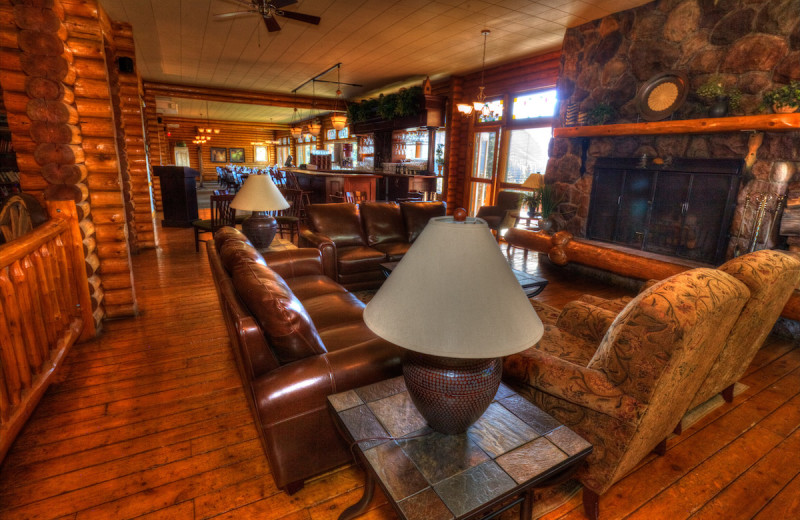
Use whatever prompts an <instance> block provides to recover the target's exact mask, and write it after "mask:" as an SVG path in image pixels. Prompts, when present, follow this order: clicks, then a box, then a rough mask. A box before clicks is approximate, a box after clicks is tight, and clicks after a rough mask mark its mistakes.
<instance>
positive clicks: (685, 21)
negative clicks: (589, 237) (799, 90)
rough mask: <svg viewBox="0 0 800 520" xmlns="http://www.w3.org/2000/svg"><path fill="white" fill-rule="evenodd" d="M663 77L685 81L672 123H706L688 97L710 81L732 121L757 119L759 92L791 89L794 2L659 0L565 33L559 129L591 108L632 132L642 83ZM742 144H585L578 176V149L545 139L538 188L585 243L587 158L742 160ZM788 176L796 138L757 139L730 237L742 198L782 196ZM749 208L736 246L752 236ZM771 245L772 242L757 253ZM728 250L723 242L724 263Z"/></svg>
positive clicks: (796, 160) (799, 35) (795, 64)
mask: <svg viewBox="0 0 800 520" xmlns="http://www.w3.org/2000/svg"><path fill="white" fill-rule="evenodd" d="M671 70H675V71H681V72H683V73H685V74H686V75H687V77H688V78H689V83H690V89H691V90H690V92H689V95H688V97H687V99H686V102H685V103H684V104H683V106H682V107H681V108H680V109H679V110H678V111H677V112H676V113H675V114H674V115H673V116H672V118H673V119H694V118H701V117H707V114H708V107H707V106H706V105H705V104H704V103H703V100H702V99H700V98H699V97H697V96H696V95H695V94H694V90H695V89H696V88H697V87H698V86H700V85H701V84H703V83H704V82H705V81H706V80H707V79H708V78H709V76H710V75H712V74H716V73H718V74H720V75H721V77H722V80H723V81H724V83H725V84H726V85H728V86H731V87H736V88H738V89H739V90H740V91H741V92H742V102H741V107H740V109H739V110H738V111H737V112H736V113H733V114H732V115H750V114H756V113H759V110H760V108H759V105H760V103H761V95H762V93H763V92H765V91H767V90H770V89H771V88H773V85H776V84H785V83H788V82H789V81H790V80H792V79H800V0H717V1H715V0H659V1H656V2H653V3H650V4H647V5H644V6H641V7H638V8H636V9H631V10H628V11H622V12H620V13H615V14H613V15H610V16H608V17H605V18H602V19H599V20H595V21H593V22H589V23H587V24H584V25H582V26H580V27H576V28H573V29H569V30H568V31H567V32H566V35H565V38H564V44H563V50H562V56H561V69H560V72H559V81H558V89H559V100H560V103H561V104H560V108H559V115H560V122H561V124H562V125H563V122H564V119H565V113H566V107H567V105H569V104H572V103H575V104H578V106H579V107H580V111H582V112H588V111H590V110H591V109H592V108H593V107H595V106H596V105H597V104H598V103H599V102H601V101H604V102H607V103H609V104H611V106H612V107H613V108H614V109H615V111H616V113H617V115H616V117H615V119H614V120H613V121H611V122H612V123H635V122H638V121H639V120H638V114H637V110H636V105H635V102H634V98H635V96H636V92H637V91H638V89H639V88H640V87H641V86H642V85H643V84H644V83H645V82H646V81H647V80H648V79H650V78H651V77H653V76H655V75H656V74H659V73H662V72H666V71H671ZM750 138H751V134H748V133H744V132H736V133H720V134H704V135H688V134H680V135H670V136H635V137H609V138H592V139H590V140H589V142H588V149H587V153H586V161H585V164H584V166H585V173H584V174H583V175H582V174H581V172H580V171H581V165H582V163H583V160H582V151H583V150H582V146H586V144H585V143H582V140H581V139H567V138H559V139H553V142H552V144H551V150H550V161H549V163H548V167H547V172H546V179H547V182H552V183H556V185H557V187H558V189H559V191H560V192H561V193H563V194H564V197H565V199H564V200H565V202H564V203H562V205H561V206H560V208H559V210H560V215H561V218H560V221H559V224H560V226H561V228H562V229H566V230H568V231H570V232H571V233H573V234H575V235H576V236H585V232H586V218H587V216H588V207H589V197H590V193H591V188H592V174H593V166H594V162H595V160H596V158H597V157H637V158H638V157H641V156H642V155H643V154H646V155H647V156H648V157H651V158H652V157H660V158H668V157H688V158H740V159H742V158H744V157H745V156H746V155H747V154H748V141H749V140H750ZM795 173H797V174H798V175H799V176H800V132H785V133H778V132H767V133H765V134H764V136H763V143H762V144H761V146H760V147H759V148H758V150H757V160H756V161H755V163H754V164H753V167H752V168H751V169H750V170H748V171H746V172H745V174H744V176H743V179H742V183H741V188H740V192H739V196H738V205H737V212H736V215H735V217H734V220H733V224H732V230H735V231H736V232H738V228H739V223H740V219H741V215H740V213H741V208H742V207H743V202H744V200H745V198H746V197H748V196H752V195H754V194H756V193H761V192H769V193H772V194H775V195H777V194H783V193H785V191H786V187H787V184H788V182H789V181H790V180H791V178H792V176H793V175H794V174H795ZM752 207H753V205H752V204H751V205H750V208H751V210H750V211H748V219H746V221H745V231H744V233H743V236H742V239H741V241H742V246H746V245H747V242H748V241H749V236H750V233H752V224H753V222H752V220H753V219H752V218H750V217H749V216H750V213H751V211H752ZM779 240H780V238H779V237H777V236H775V235H773V236H772V237H771V238H770V240H769V241H768V242H767V244H766V246H771V245H774V243H775V242H777V241H779ZM734 245H735V244H734V243H733V239H732V243H731V244H730V247H729V249H728V251H729V256H730V254H731V252H732V251H733V247H734ZM766 246H765V247H766Z"/></svg>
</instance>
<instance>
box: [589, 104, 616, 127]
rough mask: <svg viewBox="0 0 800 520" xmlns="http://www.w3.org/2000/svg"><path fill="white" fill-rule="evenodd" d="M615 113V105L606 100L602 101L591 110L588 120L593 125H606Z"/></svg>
mask: <svg viewBox="0 0 800 520" xmlns="http://www.w3.org/2000/svg"><path fill="white" fill-rule="evenodd" d="M615 115H616V112H615V111H614V107H612V106H611V105H609V104H608V103H606V102H605V101H601V102H600V103H598V104H597V105H595V107H594V108H592V109H591V110H589V113H588V114H587V115H586V122H587V123H588V124H589V125H592V126H595V125H604V124H606V123H607V122H608V121H610V120H611V119H613V118H614V116H615Z"/></svg>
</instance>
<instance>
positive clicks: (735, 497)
mask: <svg viewBox="0 0 800 520" xmlns="http://www.w3.org/2000/svg"><path fill="white" fill-rule="evenodd" d="M160 240H161V248H160V249H159V250H158V251H155V250H151V251H145V252H143V253H142V254H141V255H139V256H137V257H135V258H134V264H135V279H136V292H137V296H138V299H139V307H140V310H141V315H140V316H139V317H137V318H136V319H128V320H120V321H114V322H107V323H106V324H105V331H104V333H103V334H102V335H101V336H100V337H99V338H98V339H96V340H94V341H91V342H89V343H85V344H82V345H77V346H76V347H75V348H74V350H73V351H72V352H71V353H70V355H69V358H68V360H67V366H66V367H65V369H66V370H65V371H64V372H63V376H64V379H63V381H62V382H60V383H59V384H56V385H54V386H53V387H51V388H50V390H49V391H48V392H47V394H46V395H45V397H44V399H43V400H42V402H41V404H40V405H39V407H38V409H37V410H36V412H35V414H34V416H33V418H32V419H31V420H30V421H29V423H28V424H27V426H26V428H25V429H24V431H23V432H22V434H21V435H20V436H19V438H18V439H17V441H16V443H15V445H14V446H13V448H12V450H11V451H10V453H9V454H8V456H7V458H6V460H5V462H4V464H3V466H2V468H0V518H2V519H4V520H15V519H26V520H27V519H47V518H58V519H62V518H63V519H80V520H83V519H89V518H101V519H114V520H119V519H127V518H142V519H157V518H158V519H174V520H181V519H194V518H198V519H199V518H218V519H221V518H225V519H228V518H230V519H249V518H259V519H285V520H295V519H315V520H316V519H323V520H328V519H335V518H336V517H337V516H338V514H339V513H340V512H341V511H342V509H343V508H345V507H346V506H348V505H350V504H352V503H354V502H355V501H357V499H358V498H359V497H360V492H361V487H362V485H363V484H362V483H363V474H362V472H361V471H360V470H359V469H358V468H357V467H354V466H352V465H348V466H344V467H341V468H339V469H337V470H335V471H332V472H330V473H328V474H326V475H322V476H320V477H318V478H316V479H314V480H313V481H310V482H308V483H307V484H306V487H305V489H303V490H302V491H300V492H299V493H297V494H296V495H294V496H287V495H286V494H284V493H281V492H279V491H277V490H276V489H275V485H274V483H273V481H272V478H271V477H270V474H269V468H268V466H267V462H266V460H265V458H264V455H263V453H262V450H261V447H260V445H259V442H258V439H257V436H256V430H255V427H254V424H253V422H252V420H251V418H250V413H249V411H248V408H247V403H246V401H245V398H244V394H243V391H242V389H241V386H240V383H239V380H238V376H237V373H236V370H235V366H234V362H233V359H232V357H231V354H230V353H229V347H228V339H227V337H226V334H225V330H224V325H223V321H222V317H221V314H220V311H219V307H218V302H217V298H216V295H215V293H214V289H213V286H212V282H211V280H210V278H209V276H210V274H209V268H208V262H207V260H206V256H205V253H195V252H194V244H193V242H192V231H191V229H188V230H175V229H171V230H166V231H162V232H161V235H160ZM520 257H521V255H518V257H517V258H515V262H516V263H517V265H520V263H521V261H522V260H521V258H520ZM528 267H529V268H530V270H532V271H533V272H535V273H538V274H540V275H542V276H545V277H547V278H548V279H549V280H550V284H549V286H548V287H547V288H546V289H545V290H544V292H543V293H542V294H541V295H540V296H539V297H538V298H539V299H540V300H542V301H545V302H548V303H551V304H553V305H556V306H560V305H563V303H565V302H567V301H569V300H572V299H574V298H576V297H577V296H579V295H580V294H583V293H584V292H591V293H594V294H598V295H601V296H607V297H613V296H617V295H619V294H623V293H624V292H625V291H622V290H620V289H616V288H613V287H608V286H604V285H602V284H599V283H597V282H590V281H584V280H580V279H577V278H576V277H575V276H574V275H567V274H564V273H563V272H561V271H558V270H556V269H554V268H550V267H548V266H544V265H542V266H539V265H538V263H537V256H536V255H535V254H533V255H531V257H530V259H529V261H528ZM743 382H744V383H745V384H746V385H747V386H748V389H747V390H746V391H745V392H744V394H742V395H740V396H738V397H737V398H736V400H735V401H734V403H733V404H732V405H725V406H722V407H720V408H718V409H717V410H715V411H714V412H712V413H711V414H710V415H709V416H707V417H705V418H704V419H703V420H701V421H700V422H699V423H697V424H696V425H695V426H693V427H692V428H690V429H688V431H686V432H684V434H683V435H681V436H680V437H676V438H674V439H672V440H671V441H670V442H669V450H668V452H667V454H666V456H664V457H658V458H656V457H649V458H648V459H646V460H645V461H644V463H643V464H641V465H640V466H639V468H638V469H636V470H635V471H634V472H633V473H632V474H630V475H628V476H627V477H626V478H624V479H623V480H622V481H621V482H619V483H618V484H617V485H616V486H614V487H613V488H612V489H611V490H610V491H609V492H608V493H606V494H605V495H604V496H603V497H602V498H601V500H600V505H601V518H602V519H603V520H610V519H622V518H626V519H670V520H673V519H684V518H692V519H705V518H724V519H729V520H736V519H750V518H757V519H759V520H775V519H797V518H800V499H799V498H798V497H800V474H798V473H799V472H800V455H799V454H800V429H798V426H799V425H800V349H798V348H797V347H796V345H795V344H793V343H792V342H790V341H786V340H777V339H774V338H771V339H770V340H768V342H767V344H766V345H765V347H764V348H763V349H762V350H761V352H760V353H759V355H758V356H757V358H756V360H755V362H754V363H753V365H752V366H751V368H750V370H749V371H748V373H747V375H746V377H745V379H744V381H743ZM579 496H580V495H578V497H576V498H575V499H573V500H572V501H571V502H569V503H568V504H566V505H565V506H563V507H561V508H559V509H557V510H556V511H554V512H553V513H551V514H549V515H547V516H546V517H545V518H547V519H548V520H555V519H564V520H566V519H577V518H583V517H582V514H581V510H580V508H579ZM363 518H365V519H371V520H377V519H382V520H388V519H395V518H396V517H395V515H394V513H393V512H392V511H391V509H390V508H389V506H388V505H387V504H386V501H385V498H383V496H382V495H380V494H379V493H378V494H377V496H376V498H375V500H374V501H373V504H372V508H371V510H370V511H369V513H368V514H366V515H365V516H364V517H363Z"/></svg>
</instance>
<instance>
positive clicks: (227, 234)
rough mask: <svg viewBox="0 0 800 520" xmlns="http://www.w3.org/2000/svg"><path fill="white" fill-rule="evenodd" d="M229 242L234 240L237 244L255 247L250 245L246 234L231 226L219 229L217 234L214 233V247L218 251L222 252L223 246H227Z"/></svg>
mask: <svg viewBox="0 0 800 520" xmlns="http://www.w3.org/2000/svg"><path fill="white" fill-rule="evenodd" d="M229 240H233V241H235V242H244V243H246V244H249V245H253V244H250V241H249V240H248V239H247V237H246V236H244V233H242V232H241V231H239V230H238V229H236V228H233V227H230V226H225V227H222V228H220V229H218V230H217V232H216V233H214V245H215V246H216V248H217V251H219V250H221V249H222V246H223V244H225V243H226V242H228V241H229Z"/></svg>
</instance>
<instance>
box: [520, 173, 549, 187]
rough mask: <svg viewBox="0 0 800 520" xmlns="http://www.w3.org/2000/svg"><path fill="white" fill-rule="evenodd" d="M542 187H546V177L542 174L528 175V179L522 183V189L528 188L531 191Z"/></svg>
mask: <svg viewBox="0 0 800 520" xmlns="http://www.w3.org/2000/svg"><path fill="white" fill-rule="evenodd" d="M542 186H544V175H542V174H541V173H532V174H530V175H528V178H527V179H525V182H523V183H522V187H523V188H528V189H529V190H538V189H539V188H541V187H542Z"/></svg>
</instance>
